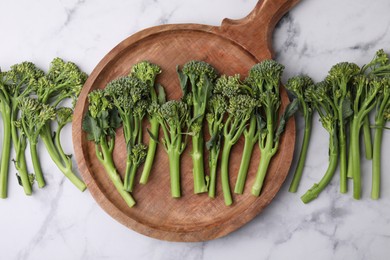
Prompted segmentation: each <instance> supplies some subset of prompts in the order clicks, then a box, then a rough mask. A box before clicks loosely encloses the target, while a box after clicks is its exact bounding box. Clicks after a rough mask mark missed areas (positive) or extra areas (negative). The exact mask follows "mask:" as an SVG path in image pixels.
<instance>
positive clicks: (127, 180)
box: [123, 151, 134, 192]
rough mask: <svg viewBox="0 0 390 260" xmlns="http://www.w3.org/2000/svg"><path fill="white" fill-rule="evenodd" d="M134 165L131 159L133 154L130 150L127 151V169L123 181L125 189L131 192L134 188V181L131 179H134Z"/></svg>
mask: <svg viewBox="0 0 390 260" xmlns="http://www.w3.org/2000/svg"><path fill="white" fill-rule="evenodd" d="M132 166H133V162H132V160H131V154H130V151H127V156H126V169H125V179H124V181H123V184H124V186H125V190H126V191H129V192H131V191H132V189H133V187H132V186H133V181H134V180H133V181H132V180H131V179H132V176H131V173H132V168H133V167H132Z"/></svg>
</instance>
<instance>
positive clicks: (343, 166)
mask: <svg viewBox="0 0 390 260" xmlns="http://www.w3.org/2000/svg"><path fill="white" fill-rule="evenodd" d="M339 122H340V123H339V137H338V141H339V156H340V192H341V193H346V192H347V188H348V187H347V175H348V162H347V156H348V155H347V142H346V140H347V137H346V133H345V122H344V118H343V115H342V106H341V107H340V108H339Z"/></svg>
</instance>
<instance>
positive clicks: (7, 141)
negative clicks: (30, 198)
mask: <svg viewBox="0 0 390 260" xmlns="http://www.w3.org/2000/svg"><path fill="white" fill-rule="evenodd" d="M5 109H6V108H5ZM1 115H2V119H3V131H4V132H3V146H2V154H1V165H0V198H2V199H5V198H7V191H8V171H9V159H10V156H11V118H10V117H9V115H10V112H9V108H8V112H7V111H6V110H5V111H4V113H2V114H1Z"/></svg>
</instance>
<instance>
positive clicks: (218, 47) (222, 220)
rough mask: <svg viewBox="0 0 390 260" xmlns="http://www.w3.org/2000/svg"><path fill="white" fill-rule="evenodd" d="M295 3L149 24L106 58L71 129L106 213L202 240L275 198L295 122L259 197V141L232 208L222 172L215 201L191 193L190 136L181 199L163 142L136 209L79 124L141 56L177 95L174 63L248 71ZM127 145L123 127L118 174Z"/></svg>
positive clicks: (281, 1)
mask: <svg viewBox="0 0 390 260" xmlns="http://www.w3.org/2000/svg"><path fill="white" fill-rule="evenodd" d="M297 2H298V0H264V1H260V2H259V3H258V4H257V5H256V7H255V9H254V10H253V11H252V12H251V13H250V14H249V15H248V16H247V17H246V18H244V19H241V20H235V21H233V20H229V19H225V20H224V21H223V23H222V25H221V26H219V27H215V26H208V25H197V24H180V25H163V26H157V27H153V28H149V29H146V30H143V31H141V32H138V33H136V34H134V35H133V36H131V37H129V38H127V39H125V40H124V41H123V42H121V43H120V44H119V45H117V46H116V47H115V48H114V49H113V50H112V51H111V52H109V53H108V54H107V55H106V56H105V57H104V58H103V60H102V61H101V62H100V63H99V64H98V65H97V67H96V68H95V69H94V71H93V72H92V74H91V75H90V77H89V79H88V81H87V82H86V84H85V86H84V88H83V90H82V92H81V95H80V97H79V100H78V102H77V105H76V109H75V114H74V121H73V130H72V131H73V143H74V149H75V154H76V161H77V163H78V167H79V170H80V172H81V175H82V176H83V178H84V180H85V182H86V184H87V187H88V189H89V191H90V192H91V194H92V196H93V197H94V199H95V200H96V201H97V202H98V204H99V205H100V206H101V207H102V208H103V209H104V210H105V211H106V212H107V213H108V214H110V215H111V216H112V217H113V218H114V219H116V220H118V221H119V222H121V223H122V224H124V225H125V226H127V227H129V228H131V229H133V230H135V231H137V232H139V233H142V234H144V235H147V236H150V237H154V238H158V239H163V240H170V241H204V240H210V239H214V238H218V237H221V236H224V235H226V234H228V233H230V232H232V231H234V230H236V229H237V228H239V227H241V226H242V225H244V224H245V223H247V222H248V221H250V220H251V219H253V218H254V217H255V216H256V215H257V214H259V213H260V212H261V210H262V209H263V208H264V207H266V206H267V205H268V204H269V203H270V202H271V200H272V199H273V198H274V196H275V195H276V193H277V192H278V190H279V189H280V187H281V185H282V183H283V182H284V180H285V178H286V176H287V173H288V170H289V167H290V164H291V160H292V157H293V151H294V143H295V125H294V120H290V121H289V122H288V124H287V128H286V132H285V134H284V136H283V137H282V139H281V142H280V148H279V152H278V153H277V155H276V156H275V157H274V159H273V161H272V162H271V165H270V168H269V172H268V174H267V177H266V180H265V185H264V187H263V191H262V193H261V195H260V197H254V196H252V195H251V194H250V187H251V186H252V183H253V181H254V178H255V174H256V170H257V166H258V161H259V158H260V151H259V148H258V146H257V145H256V146H255V149H254V153H253V156H252V160H251V165H250V169H249V174H248V179H247V183H246V189H245V192H244V194H243V195H234V196H233V198H234V203H233V205H232V206H230V207H227V206H225V205H224V200H223V195H222V190H221V183H220V178H218V180H217V197H216V198H215V199H210V198H209V197H208V196H207V194H200V195H195V194H193V180H192V161H191V157H190V154H189V152H190V150H191V145H190V143H191V142H189V145H188V147H187V149H186V151H185V152H184V153H183V155H182V161H181V178H182V180H181V186H182V198H180V199H173V198H171V194H170V184H169V167H168V160H167V155H166V153H165V151H164V149H163V147H162V146H161V145H160V146H159V147H158V150H157V154H156V158H155V163H154V166H153V169H152V173H151V176H150V179H149V182H148V183H147V184H146V185H141V184H137V185H136V186H135V189H134V192H133V196H134V198H135V199H136V201H137V204H136V206H135V207H133V208H129V207H127V205H126V204H125V202H124V201H123V200H122V198H121V197H120V195H119V193H118V192H117V191H116V189H115V188H114V185H113V184H112V183H111V181H110V180H109V178H108V177H107V175H106V173H105V171H104V168H103V167H102V166H101V165H100V163H99V161H98V159H97V158H96V155H95V146H94V144H93V143H92V142H89V141H88V140H87V138H86V134H85V133H84V132H83V131H82V127H81V123H82V118H83V116H84V114H85V112H86V110H87V105H88V104H87V95H88V93H89V92H90V91H91V90H93V89H97V88H104V87H105V85H106V84H107V83H108V82H109V81H111V80H113V79H115V78H117V77H119V76H123V75H127V74H128V73H129V70H130V68H131V67H132V65H134V64H135V63H137V62H139V61H141V60H149V61H151V62H153V63H155V64H158V65H159V66H161V68H162V71H163V72H162V74H161V75H159V77H158V82H159V83H161V84H162V85H163V86H164V87H165V89H166V92H167V98H168V99H178V98H180V96H181V90H180V87H179V81H178V78H177V75H176V70H175V68H176V65H183V64H185V63H186V62H188V61H189V60H204V61H206V62H208V63H210V64H212V65H213V66H214V67H215V68H216V69H217V70H218V71H219V72H220V73H221V74H227V75H233V74H236V73H240V74H241V75H243V77H245V76H246V73H247V72H248V70H249V69H250V68H251V67H252V66H253V65H254V64H255V63H257V62H258V61H260V60H263V59H266V58H271V57H272V51H271V48H270V46H271V44H270V43H271V37H272V30H273V28H274V26H275V24H276V23H277V21H278V20H279V19H280V18H281V16H282V15H283V14H284V13H286V12H287V11H288V10H289V9H290V8H291V7H292V6H294V5H295V4H296V3H297ZM281 93H282V106H283V107H285V106H286V104H287V103H288V98H287V95H286V92H285V91H284V90H283V89H282V91H281ZM145 127H147V125H146V124H145ZM206 140H207V139H206ZM147 141H148V136H147V134H145V135H144V142H145V143H147ZM242 148H243V140H240V141H239V142H238V143H237V144H236V145H235V146H234V148H233V150H232V153H231V159H230V166H229V167H230V183H231V189H232V191H233V189H234V184H235V181H236V177H237V171H238V168H239V165H240V160H241V152H242ZM125 151H126V149H125V144H124V140H123V136H122V131H121V129H119V130H118V132H117V138H116V144H115V149H114V160H115V164H116V166H117V168H118V170H119V171H120V173H121V174H122V173H123V172H124V167H125V160H126V158H125V156H126V152H125ZM206 158H207V157H206ZM205 165H207V159H205ZM206 170H207V167H206ZM139 172H140V171H139ZM137 178H139V174H138V176H137ZM137 180H138V179H137Z"/></svg>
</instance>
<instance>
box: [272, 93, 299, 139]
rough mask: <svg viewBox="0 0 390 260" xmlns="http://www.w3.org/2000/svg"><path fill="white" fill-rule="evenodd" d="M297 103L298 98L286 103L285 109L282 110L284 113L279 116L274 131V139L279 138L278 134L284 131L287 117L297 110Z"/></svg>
mask: <svg viewBox="0 0 390 260" xmlns="http://www.w3.org/2000/svg"><path fill="white" fill-rule="evenodd" d="M298 103H299V101H298V99H294V100H293V101H292V102H291V103H290V104H288V105H287V107H286V109H285V110H284V113H283V114H282V116H281V117H280V122H279V126H278V129H277V130H276V133H275V141H277V140H279V138H280V136H281V135H282V133H283V132H284V129H285V128H286V124H287V121H288V119H289V118H290V117H291V116H292V115H294V114H295V112H297V110H298Z"/></svg>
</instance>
